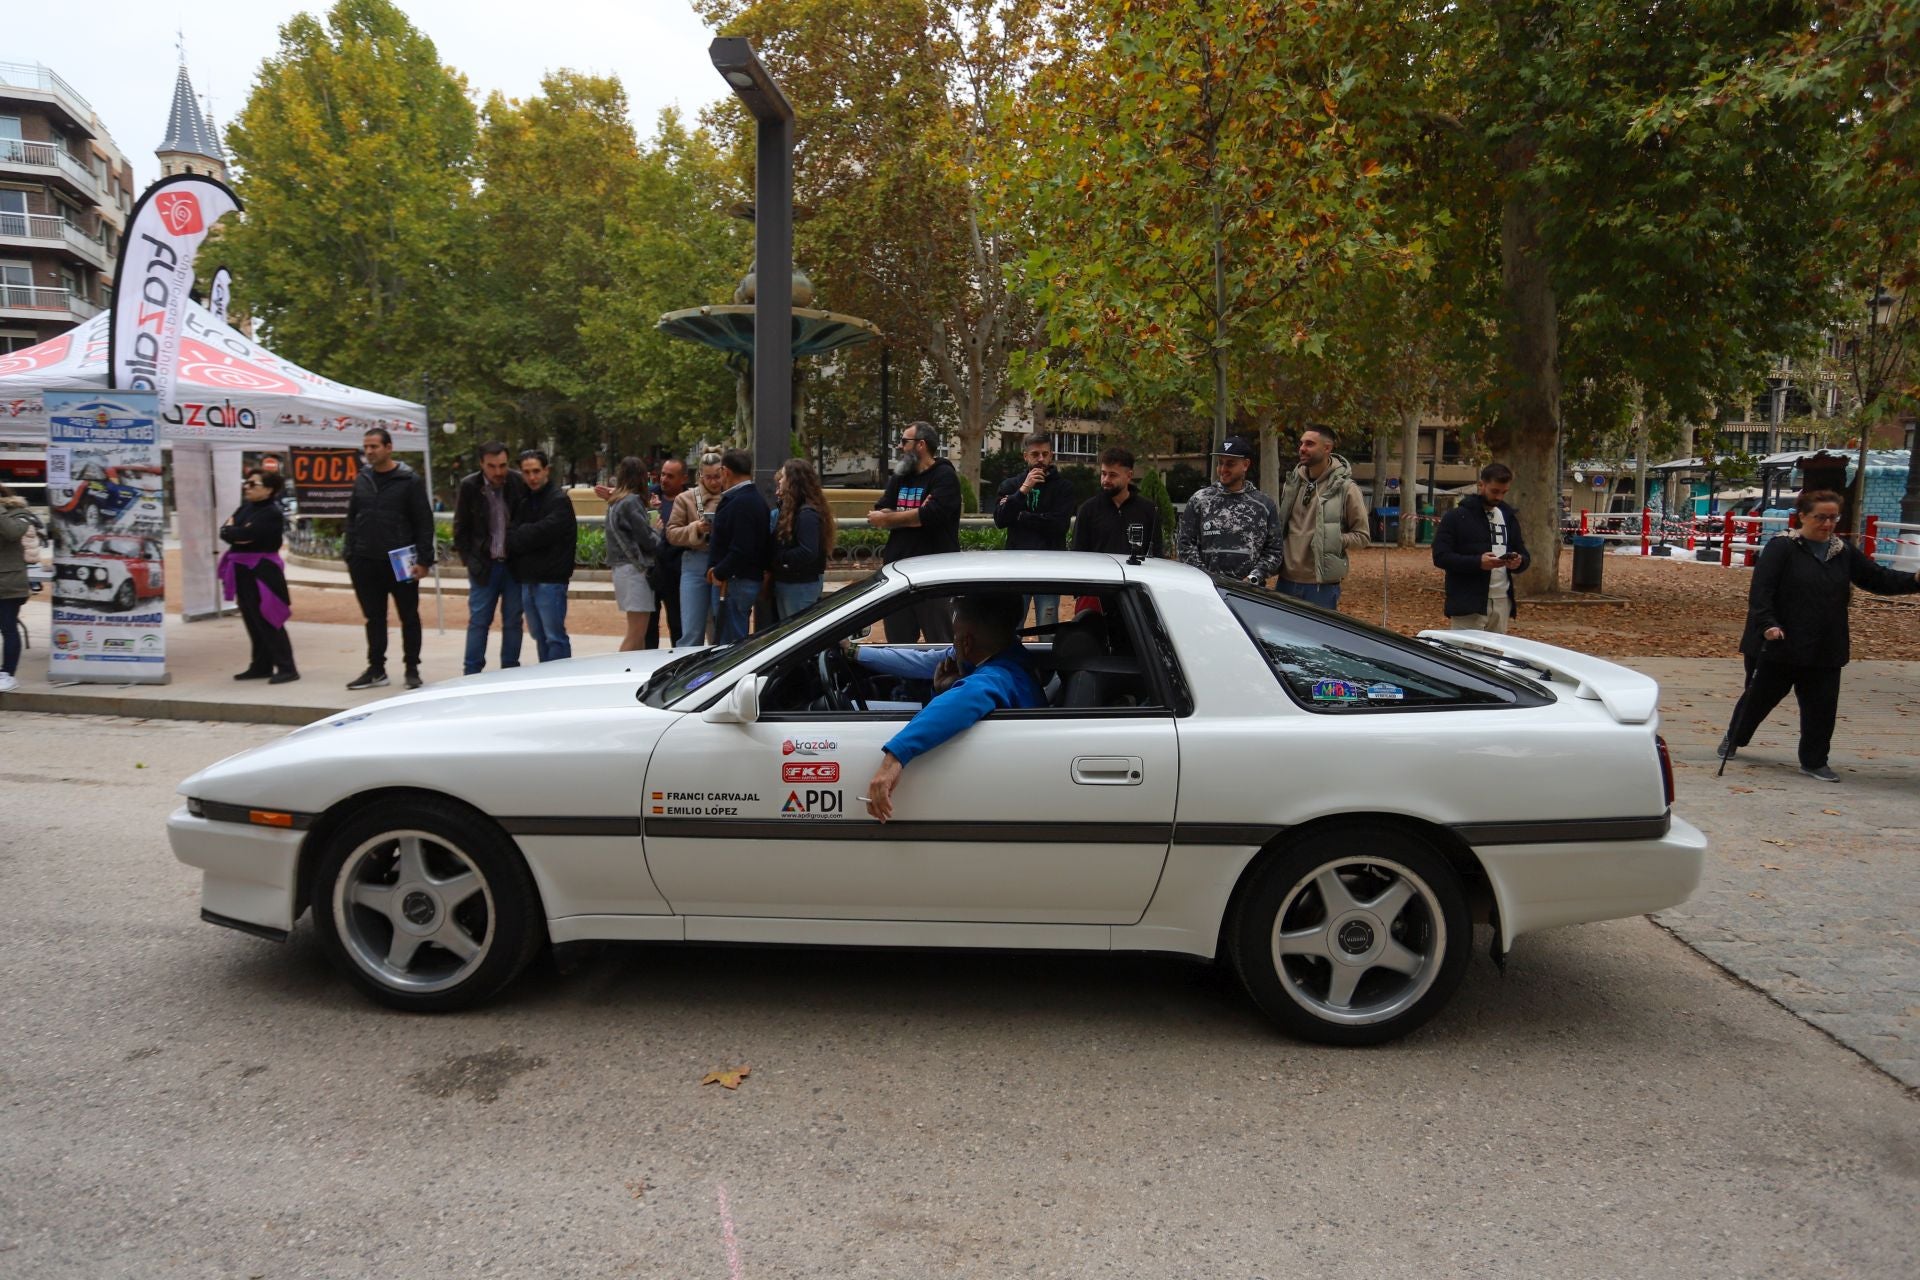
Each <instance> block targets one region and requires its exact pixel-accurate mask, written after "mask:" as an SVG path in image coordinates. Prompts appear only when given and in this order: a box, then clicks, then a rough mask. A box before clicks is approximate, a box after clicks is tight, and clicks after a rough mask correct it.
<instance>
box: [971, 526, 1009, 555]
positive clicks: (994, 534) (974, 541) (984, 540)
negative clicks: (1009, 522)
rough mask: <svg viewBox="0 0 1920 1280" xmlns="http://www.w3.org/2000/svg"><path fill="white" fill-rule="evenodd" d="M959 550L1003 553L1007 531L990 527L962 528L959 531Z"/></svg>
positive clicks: (1005, 547)
mask: <svg viewBox="0 0 1920 1280" xmlns="http://www.w3.org/2000/svg"><path fill="white" fill-rule="evenodd" d="M960 549H961V550H962V551H1005V550H1006V549H1007V531H1006V530H1005V529H1001V528H998V527H996V526H991V525H990V526H988V527H986V528H977V529H976V528H963V529H961V530H960Z"/></svg>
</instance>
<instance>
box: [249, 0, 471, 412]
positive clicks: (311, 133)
mask: <svg viewBox="0 0 1920 1280" xmlns="http://www.w3.org/2000/svg"><path fill="white" fill-rule="evenodd" d="M474 129H475V122H474V111H473V106H472V104H471V103H470V102H469V101H468V100H467V93H466V85H465V82H464V81H463V79H462V78H461V77H460V76H459V74H457V73H456V72H454V71H452V70H450V69H449V68H447V67H444V66H442V65H441V63H440V58H439V54H438V53H437V52H436V50H435V48H434V45H433V42H432V41H431V40H429V39H428V38H427V37H426V36H425V35H423V34H421V33H420V32H419V31H418V30H416V29H415V28H414V26H413V25H412V24H411V23H410V22H408V20H407V18H406V16H405V15H404V14H403V13H402V12H401V11H400V10H399V9H398V8H397V7H396V6H395V5H394V4H392V3H390V0H338V3H336V4H335V5H334V6H333V8H332V9H331V10H329V11H328V13H327V15H326V18H325V19H324V21H323V20H321V19H319V18H315V17H313V16H312V15H310V14H301V15H299V16H297V17H294V18H292V19H290V20H288V21H287V22H286V23H285V25H283V26H282V27H281V28H280V48H279V50H278V51H277V52H276V53H274V54H273V55H272V56H270V57H269V58H267V59H266V61H265V62H263V63H262V64H261V66H260V70H259V74H258V76H257V78H256V80H255V82H254V85H253V88H252V90H251V92H250V93H249V95H248V97H247V102H246V105H245V106H244V107H243V108H242V109H241V111H240V114H239V116H238V118H237V119H236V120H235V121H234V123H233V124H232V126H231V127H230V128H229V129H228V130H227V146H228V148H229V150H230V151H231V152H232V154H233V171H234V175H235V177H234V187H235V189H236V191H237V192H238V193H239V195H240V198H241V199H242V200H243V201H244V202H245V204H246V209H247V212H246V217H245V218H244V219H243V220H241V221H240V222H238V223H236V224H235V225H234V226H232V227H231V228H230V229H228V230H226V231H225V232H224V233H223V243H222V248H223V251H224V254H225V257H226V260H227V262H228V263H229V265H231V266H232V268H233V272H234V279H235V305H236V307H238V308H240V309H244V310H246V311H248V312H250V313H251V314H252V315H253V316H254V317H255V318H256V319H257V320H258V321H259V323H260V324H261V326H262V328H263V329H264V330H265V332H266V333H267V334H268V335H270V337H271V341H272V343H273V345H274V347H275V349H276V350H278V351H280V352H281V353H282V354H284V355H285V356H287V358H289V359H291V360H295V361H297V362H299V363H301V364H303V365H306V366H308V367H309V368H312V369H314V370H316V371H317V372H320V373H323V374H325V375H327V376H328V377H332V378H337V379H339V380H341V381H343V382H350V383H355V384H358V385H361V386H366V387H371V388H375V389H378V390H383V391H390V392H400V391H406V392H409V393H411V392H417V391H418V389H419V378H418V375H419V374H420V373H421V372H422V371H424V370H431V369H435V368H437V367H439V366H440V364H441V361H442V356H443V353H444V350H445V344H446V334H447V329H448V321H449V310H450V306H449V304H450V302H451V300H452V293H451V288H450V286H451V285H452V283H453V281H452V279H451V265H450V264H451V263H452V261H453V259H454V257H455V249H456V247H457V242H458V240H459V236H460V228H461V225H462V223H461V218H462V212H463V210H464V208H465V206H466V205H467V203H468V201H469V199H470V195H471V189H472V188H471V181H472V168H471V158H472V153H473V144H474Z"/></svg>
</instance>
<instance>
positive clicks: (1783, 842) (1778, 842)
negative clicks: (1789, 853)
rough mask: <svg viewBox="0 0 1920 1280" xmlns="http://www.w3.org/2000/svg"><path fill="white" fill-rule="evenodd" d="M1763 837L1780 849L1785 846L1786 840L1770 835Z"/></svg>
mask: <svg viewBox="0 0 1920 1280" xmlns="http://www.w3.org/2000/svg"><path fill="white" fill-rule="evenodd" d="M1764 838H1765V840H1766V842H1767V843H1768V844H1777V845H1779V846H1780V847H1781V848H1782V849H1784V848H1786V847H1787V842H1786V841H1785V840H1775V839H1774V838H1773V837H1772V836H1766V837H1764Z"/></svg>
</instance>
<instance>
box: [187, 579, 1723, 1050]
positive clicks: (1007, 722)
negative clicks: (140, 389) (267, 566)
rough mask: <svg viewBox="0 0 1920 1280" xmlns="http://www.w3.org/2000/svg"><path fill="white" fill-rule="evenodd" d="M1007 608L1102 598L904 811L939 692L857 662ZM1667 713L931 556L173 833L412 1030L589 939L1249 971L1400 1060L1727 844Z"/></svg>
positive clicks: (344, 744) (1350, 1038)
mask: <svg viewBox="0 0 1920 1280" xmlns="http://www.w3.org/2000/svg"><path fill="white" fill-rule="evenodd" d="M983 592H995V593H1020V594H1023V595H1033V594H1056V593H1057V594H1059V595H1062V596H1066V597H1070V598H1073V599H1074V600H1075V601H1076V602H1077V608H1076V609H1075V610H1074V611H1073V616H1072V619H1071V621H1068V622H1063V623H1061V624H1059V625H1058V626H1056V627H1052V628H1042V629H1035V628H1028V629H1027V634H1026V635H1025V637H1024V639H1025V642H1026V645H1027V649H1028V652H1029V654H1030V655H1031V661H1032V665H1033V668H1034V670H1035V672H1036V675H1037V676H1038V678H1039V679H1040V680H1041V681H1043V682H1044V687H1045V689H1046V694H1047V699H1048V705H1047V706H1045V707H1042V708H1038V709H1034V710H1017V711H1000V712H995V713H994V714H992V715H990V716H988V717H987V718H986V719H985V720H982V721H980V722H979V723H978V724H975V725H974V726H973V727H972V728H970V729H968V730H966V731H965V732H963V733H961V734H960V735H959V736H958V737H955V738H953V739H952V740H951V741H949V742H947V743H946V744H945V745H943V746H940V747H937V748H935V749H934V750H932V751H931V752H929V753H928V754H926V755H925V756H923V757H921V758H919V759H917V760H914V761H913V762H912V763H911V765H910V766H909V767H908V768H907V770H906V772H905V773H904V775H903V776H902V777H901V779H900V782H899V785H898V787H897V788H896V789H895V791H894V795H893V801H894V811H893V820H892V821H890V822H886V823H881V822H878V821H875V820H873V819H871V818H869V817H868V816H867V814H866V811H865V807H864V805H863V804H862V803H861V798H862V796H861V793H862V792H863V791H864V790H865V784H866V781H867V779H868V778H870V777H871V776H872V775H873V772H874V769H875V768H876V767H877V765H878V764H879V762H880V759H881V745H882V744H883V743H885V742H886V741H887V740H888V739H889V738H890V737H891V736H892V735H893V734H894V733H895V732H897V731H898V730H899V729H900V727H901V725H902V723H903V722H904V721H905V720H907V719H908V718H909V717H910V716H911V715H912V714H913V712H914V711H915V710H916V709H917V708H918V707H919V706H920V705H921V703H922V701H923V700H924V699H925V698H927V697H928V696H929V691H928V689H927V687H926V686H925V685H924V684H922V683H921V682H920V681H919V680H916V679H913V678H909V677H905V676H899V675H885V674H880V672H881V671H884V670H898V669H900V668H901V667H903V666H906V665H911V664H902V663H895V662H888V661H879V660H878V659H881V658H885V657H887V656H888V654H886V653H884V652H883V653H874V652H873V651H871V650H866V651H864V652H863V650H864V646H862V649H854V648H852V647H851V646H850V645H849V644H848V643H847V642H849V641H862V640H866V641H871V640H872V639H874V638H875V637H877V636H878V635H879V634H880V629H881V623H882V620H883V619H885V618H887V617H888V616H889V615H899V616H898V617H896V624H897V623H898V622H899V621H901V620H902V619H903V618H904V617H905V616H906V613H907V611H911V610H913V609H914V608H915V607H916V606H922V605H926V604H929V603H932V604H935V605H936V606H938V605H940V604H942V603H944V602H948V601H950V600H951V599H952V598H954V597H957V596H961V595H976V594H979V593H983ZM921 616H925V615H924V614H922V615H921ZM850 655H851V656H850ZM891 656H893V657H896V658H897V657H899V656H900V655H899V654H897V653H894V654H892V655H891ZM1657 696H1658V689H1657V686H1656V685H1655V684H1654V682H1653V681H1652V680H1650V679H1648V678H1647V677H1645V676H1643V675H1640V674H1638V673H1636V672H1633V671H1629V670H1627V669H1625V668H1622V667H1619V666H1615V665H1614V664H1612V663H1608V662H1604V661H1601V660H1598V659H1595V658H1590V657H1585V656H1582V655H1580V654H1577V653H1572V652H1569V651H1567V650H1564V649H1558V648H1554V647H1552V646H1549V645H1543V644H1538V643H1534V642H1531V641H1527V640H1522V639H1515V638H1511V637H1507V636H1498V635H1492V634H1488V633H1484V632H1430V633H1427V634H1425V635H1423V636H1422V637H1421V638H1420V639H1418V640H1408V639H1405V638H1403V637H1400V636H1397V635H1394V634H1392V633H1390V632H1387V631H1383V630H1380V629H1378V628H1375V627H1371V626H1368V625H1366V624H1363V623H1360V622H1356V621H1355V620H1353V619H1351V618H1347V617H1343V616H1340V615H1338V614H1333V613H1327V612H1324V611H1321V610H1318V609H1313V608H1309V607H1305V606H1302V605H1298V604H1296V603H1294V602H1292V601H1289V600H1285V599H1282V598H1279V597H1277V596H1274V595H1271V594H1268V593H1266V592H1263V591H1260V590H1258V589H1256V588H1250V587H1246V586H1244V585H1237V584H1231V583H1227V582H1225V581H1221V580H1216V579H1213V578H1210V577H1208V576H1207V575H1205V574H1203V573H1200V572H1198V571H1197V570H1194V569H1190V568H1186V567H1184V566H1181V565H1177V564H1173V563H1169V562H1166V561H1150V562H1147V563H1132V562H1129V561H1126V560H1123V559H1121V558H1119V557H1113V556H1104V555H1087V554H1078V555H1076V554H1070V553H1058V554H1055V553H1038V552H1036V553H1028V552H997V553H976V554H962V555H951V556H932V557H927V558H925V559H916V560H910V561H907V562H905V563H902V564H896V565H893V566H890V567H888V568H887V569H886V570H884V571H883V572H881V573H878V574H876V575H874V576H872V577H870V578H868V579H866V580H865V581H862V582H859V583H856V584H854V585H851V586H849V587H847V588H845V589H843V590H840V591H837V592H834V593H832V594H830V595H828V596H826V597H825V598H823V599H822V600H821V601H820V603H819V604H818V605H816V606H815V607H813V608H812V609H810V610H808V611H806V612H805V613H802V614H800V615H798V616H796V617H793V618H790V619H787V620H785V621H783V622H781V623H779V624H778V625H777V626H775V627H773V628H771V629H769V630H767V631H764V632H761V633H760V634H758V635H755V636H753V637H751V638H749V639H748V640H746V641H743V642H741V643H739V644H736V645H731V646H723V647H718V648H709V649H698V650H693V651H691V652H682V653H677V654H676V653H662V652H641V653H619V654H608V655H605V656H602V657H594V658H576V659H573V660H571V661H567V662H559V663H554V664H550V665H545V666H537V667H523V668H520V669H518V670H513V671H501V672H491V673H487V674H483V675H478V676H472V677H469V678H467V679H463V680H456V681H452V682H449V683H446V684H439V685H434V686H432V687H429V688H427V689H424V690H421V691H419V692H417V693H410V694H406V695H404V696H401V697H397V698H391V699H388V700H386V701H384V702H380V703H376V704H373V705H371V706H368V707H365V708H363V709H361V710H358V711H355V712H353V713H351V714H343V715H337V716H333V717H331V718H329V719H327V720H323V721H320V722H318V723H316V724H312V725H308V726H306V727H305V728H302V729H298V730H295V731H294V732H293V733H292V734H290V735H289V736H288V737H287V738H285V739H284V740H282V741H279V742H276V743H273V744H270V745H268V746H264V747H260V748H257V749H255V750H252V751H248V752H245V753H243V754H241V755H238V756H234V757H232V758H230V759H227V760H223V761H221V762H220V763H219V764H216V765H214V766H212V767H211V768H209V769H205V770H203V771H201V772H200V773H197V774H195V775H194V776H193V777H191V778H189V779H187V780H186V781H185V782H184V783H182V784H181V786H180V790H181V792H182V793H183V794H184V795H186V796H187V797H188V800H187V802H186V804H185V805H184V806H183V807H182V808H180V809H179V810H178V811H177V812H176V813H175V814H174V815H173V816H172V818H171V819H170V821H169V823H168V832H169V835H170V836H171V838H172V842H173V848H174V851H175V853H176V854H177V855H178V856H179V858H180V859H181V860H182V861H183V862H186V863H188V864H190V865H192V866H195V867H199V868H201V869H202V870H203V871H204V872H205V881H204V889H203V897H202V908H203V909H202V912H201V914H202V916H203V918H205V919H206V920H209V921H211V922H213V923H216V924H223V925H229V926H232V927H234V928H238V929H242V930H245V931H247V932H250V933H256V934H260V935H263V936H265V937H269V938H276V939H280V938H285V937H286V936H287V933H288V931H289V930H290V929H292V928H293V925H294V922H295V920H297V919H298V918H299V916H300V914H301V913H302V912H303V911H305V910H306V909H307V908H308V907H311V908H312V909H313V913H314V920H315V924H316V925H317V926H318V929H319V932H320V937H321V940H322V942H323V944H324V946H325V949H326V950H327V952H328V954H329V955H330V956H331V957H332V958H333V959H334V960H335V961H336V962H337V964H338V965H339V967H340V968H341V970H342V971H343V972H344V973H345V974H346V975H347V976H348V977H349V978H350V979H351V980H353V981H354V982H355V983H356V984H358V985H359V986H360V987H361V988H362V989H363V990H365V991H366V992H367V993H368V994H370V995H372V996H373V997H374V998H376V999H378V1000H380V1001H382V1002H384V1003H386V1004H389V1005H393V1006H396V1007H399V1008H403V1009H415V1010H433V1009H451V1008H457V1007H461V1006H466V1005H471V1004H474V1003H476V1002H478V1001H481V1000H484V999H486V998H487V997H489V996H491V995H492V994H494V993H495V992H497V991H499V990H500V989H501V988H502V987H503V986H504V985H506V984H507V983H508V982H509V981H511V980H512V979H513V977H514V975H515V974H517V973H518V972H519V971H520V970H521V968H522V967H523V966H524V965H525V964H526V963H527V962H528V960H529V959H530V958H531V957H532V956H533V955H534V954H535V953H536V952H537V951H538V949H539V948H540V947H541V946H542V944H544V943H549V942H551V943H566V942H574V941H583V940H587V939H631V940H651V941H692V940H701V941H720V942H755V943H768V942H773V943H796V944H855V945H866V946H941V947H1018V948H1039V949H1076V950H1094V951H1107V950H1134V951H1169V952H1181V953H1185V954H1189V955H1194V956H1204V957H1209V958H1212V957H1219V958H1221V959H1224V960H1226V961H1227V962H1229V963H1231V964H1232V966H1233V968H1234V969H1235V970H1236V971H1237V972H1238V974H1239V975H1240V977H1241V979H1242V980H1243V982H1244V983H1245V985H1246V988H1247V990H1248V992H1249V993H1251V995H1252V997H1253V999H1254V1000H1255V1001H1256V1002H1257V1003H1258V1004H1259V1006H1260V1007H1261V1008H1262V1009H1263V1010H1265V1011H1266V1012H1267V1013H1268V1014H1269V1015H1270V1016H1272V1017H1273V1018H1274V1019H1275V1020H1276V1021H1277V1022H1279V1023H1280V1024H1281V1025H1282V1026H1283V1027H1285V1028H1286V1029H1288V1030H1289V1031H1292V1032H1294V1033H1296V1034H1298V1035H1301V1036H1305V1037H1308V1038H1311V1039H1315V1040H1322V1041H1328V1042H1333V1043H1342V1044H1361V1043H1372V1042H1377V1041H1382V1040H1387V1039H1391V1038H1392V1037H1394V1036H1397V1035H1400V1034H1403V1033H1405V1032H1406V1031H1408V1030H1410V1029H1412V1028H1413V1027H1416V1026H1418V1025H1419V1024H1420V1023H1422V1022H1424V1021H1425V1020H1426V1019H1427V1018H1429V1017H1431V1016H1432V1015H1433V1014H1434V1013H1435V1012H1436V1011H1437V1010H1438V1009H1439V1008H1440V1007H1441V1006H1442V1005H1443V1004H1444V1003H1445V1002H1446V1000H1447V999H1448V997H1449V996H1450V995H1451V994H1452V992H1453V989H1454V988H1455V987H1456V986H1457V985H1458V984H1459V981H1460V978H1461V975H1462V973H1463V972H1464V970H1465V968H1466V963H1467V957H1468V951H1469V949H1470V947H1471V944H1472V937H1473V925H1474V923H1475V922H1476V921H1485V922H1489V923H1491V924H1492V926H1493V946H1494V948H1495V950H1496V953H1500V954H1504V952H1505V951H1506V949H1507V948H1508V947H1510V946H1511V945H1512V942H1513V940H1514V939H1515V938H1516V937H1518V936H1519V935H1520V934H1523V933H1526V932H1528V931H1530V930H1534V929H1542V928H1546V927H1548V926H1550V925H1560V924H1573V923H1577V922H1580V921H1590V920H1606V919H1611V918H1615V917H1620V916H1631V915H1637V914H1639V913H1642V912H1648V911H1655V910H1658V909H1660V908H1662V907H1668V906H1672V905H1673V904H1675V903H1678V902H1681V901H1683V900H1685V898H1686V897H1687V896H1688V894H1690V893H1691V892H1692V891H1693V889H1694V886H1695V884H1696V883H1697V881H1698V879H1699V876H1700V868H1701V859H1702V856H1703V854H1704V851H1705V847H1706V842H1705V840H1704V839H1703V838H1702V836H1701V834H1700V833H1699V832H1698V831H1696V830H1695V829H1694V828H1693V827H1691V826H1689V825H1688V824H1687V823H1685V822H1683V821H1681V820H1680V819H1678V818H1676V817H1674V816H1673V814H1672V812H1671V806H1672V802H1673V777H1672V771H1671V767H1670V765H1669V763H1668V760H1667V752H1666V746H1665V743H1664V742H1662V741H1661V740H1660V738H1659V737H1658V736H1657V735H1656V727H1657V725H1656V719H1657V716H1656V709H1655V708H1656V701H1657Z"/></svg>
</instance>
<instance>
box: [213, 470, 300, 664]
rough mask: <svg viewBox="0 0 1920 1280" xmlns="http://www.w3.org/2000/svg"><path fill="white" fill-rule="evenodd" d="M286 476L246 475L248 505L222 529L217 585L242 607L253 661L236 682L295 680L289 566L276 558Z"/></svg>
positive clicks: (282, 524) (283, 519)
mask: <svg viewBox="0 0 1920 1280" xmlns="http://www.w3.org/2000/svg"><path fill="white" fill-rule="evenodd" d="M286 482H287V480H286V477H285V476H283V475H281V474H280V473H279V472H277V471H249V472H248V473H247V483H246V489H245V490H244V495H245V498H246V500H245V501H244V502H242V503H241V504H240V509H239V510H238V511H235V512H234V513H233V514H232V515H230V516H228V517H227V522H226V523H225V524H223V525H221V526H220V540H221V541H222V542H224V543H226V544H227V547H228V550H227V553H226V554H225V555H223V556H221V557H220V585H221V586H222V587H223V588H224V589H225V591H226V596H227V599H229V600H234V601H237V602H238V603H239V605H240V620H241V621H242V622H244V623H246V624H247V639H248V640H249V641H251V642H252V644H253V661H252V662H251V663H249V664H248V665H247V669H246V670H245V671H242V672H241V673H240V674H239V675H237V676H235V677H234V679H235V680H265V681H266V682H267V683H268V684H285V683H287V682H288V681H289V680H298V679H299V678H300V673H299V672H298V671H296V670H294V666H293V641H292V640H291V639H289V638H288V636H287V619H288V618H289V617H291V616H292V615H293V604H292V601H291V598H290V597H289V595H288V592H287V566H286V563H285V562H284V561H283V560H281V559H280V538H281V535H282V533H283V532H284V530H285V528H286V517H285V516H284V515H283V514H281V511H280V490H281V487H282V486H284V485H285V484H286Z"/></svg>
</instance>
